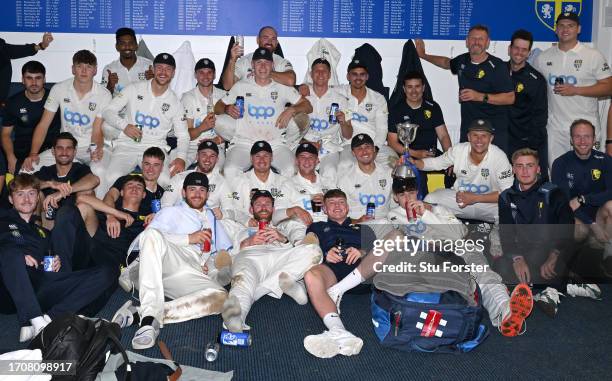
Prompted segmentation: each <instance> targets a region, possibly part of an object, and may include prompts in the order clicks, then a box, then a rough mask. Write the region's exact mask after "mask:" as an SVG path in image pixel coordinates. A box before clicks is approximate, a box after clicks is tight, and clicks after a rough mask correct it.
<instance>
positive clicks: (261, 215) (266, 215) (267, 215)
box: [253, 210, 272, 222]
mask: <svg viewBox="0 0 612 381" xmlns="http://www.w3.org/2000/svg"><path fill="white" fill-rule="evenodd" d="M253 218H254V219H255V220H256V221H266V222H270V221H272V212H270V211H269V210H260V211H259V212H257V213H253Z"/></svg>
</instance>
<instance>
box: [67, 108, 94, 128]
mask: <svg viewBox="0 0 612 381" xmlns="http://www.w3.org/2000/svg"><path fill="white" fill-rule="evenodd" d="M64 120H65V121H66V122H67V123H70V124H71V125H73V126H75V125H77V126H81V127H83V126H88V125H89V123H90V122H91V118H89V116H87V115H85V114H81V113H78V112H72V111H70V110H68V109H67V108H65V109H64Z"/></svg>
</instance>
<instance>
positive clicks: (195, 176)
mask: <svg viewBox="0 0 612 381" xmlns="http://www.w3.org/2000/svg"><path fill="white" fill-rule="evenodd" d="M190 185H197V186H202V187H205V188H206V189H208V177H206V175H205V174H203V173H202V172H191V173H190V174H188V175H187V177H185V181H183V189H187V187H188V186H190Z"/></svg>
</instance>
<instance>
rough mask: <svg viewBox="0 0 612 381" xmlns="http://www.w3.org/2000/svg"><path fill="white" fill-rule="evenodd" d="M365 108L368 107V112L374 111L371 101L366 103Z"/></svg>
mask: <svg viewBox="0 0 612 381" xmlns="http://www.w3.org/2000/svg"><path fill="white" fill-rule="evenodd" d="M365 109H366V111H367V112H370V111H372V104H371V103H366V105H365Z"/></svg>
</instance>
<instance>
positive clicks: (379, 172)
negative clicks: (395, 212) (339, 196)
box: [338, 163, 393, 218]
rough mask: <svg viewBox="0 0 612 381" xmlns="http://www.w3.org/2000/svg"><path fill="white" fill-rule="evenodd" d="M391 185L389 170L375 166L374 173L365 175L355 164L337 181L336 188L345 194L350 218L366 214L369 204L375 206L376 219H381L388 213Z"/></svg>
mask: <svg viewBox="0 0 612 381" xmlns="http://www.w3.org/2000/svg"><path fill="white" fill-rule="evenodd" d="M392 183H393V180H392V179H391V168H389V167H387V166H382V165H376V169H375V170H374V172H372V173H371V174H367V173H364V172H363V171H361V169H360V168H359V165H358V164H357V163H355V164H353V165H352V166H351V168H350V170H349V171H348V172H347V173H346V175H344V176H342V178H340V179H339V180H338V188H340V189H341V190H342V191H344V193H346V197H347V200H348V204H349V216H350V217H351V218H359V217H361V216H363V215H364V214H366V207H367V205H368V203H370V202H373V203H374V204H375V205H376V211H375V215H376V218H383V217H385V216H386V215H387V213H388V211H389V202H390V201H389V200H390V199H391V184H392Z"/></svg>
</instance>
